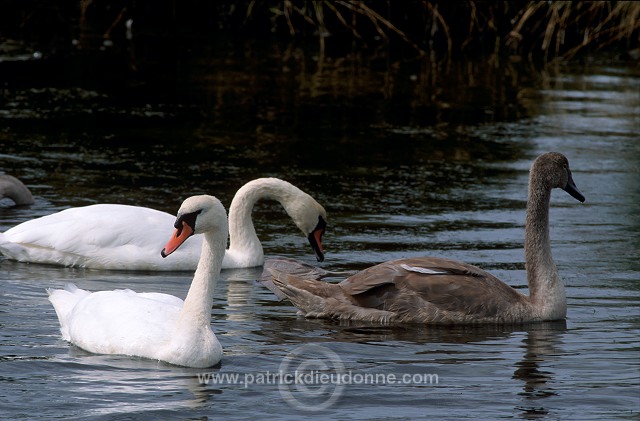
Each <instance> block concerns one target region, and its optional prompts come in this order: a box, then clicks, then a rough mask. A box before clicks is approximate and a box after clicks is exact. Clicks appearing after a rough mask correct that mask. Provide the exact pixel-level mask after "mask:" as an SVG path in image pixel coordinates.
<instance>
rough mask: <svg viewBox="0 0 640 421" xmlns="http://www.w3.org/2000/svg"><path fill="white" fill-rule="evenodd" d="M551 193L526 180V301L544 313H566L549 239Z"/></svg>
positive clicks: (545, 188)
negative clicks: (527, 186) (527, 191)
mask: <svg viewBox="0 0 640 421" xmlns="http://www.w3.org/2000/svg"><path fill="white" fill-rule="evenodd" d="M550 198H551V189H550V188H549V187H547V186H544V185H542V182H541V181H539V180H536V179H535V178H533V177H532V178H531V179H530V180H529V198H528V201H527V219H526V224H525V242H524V249H525V261H526V269H527V281H528V283H529V300H530V302H531V304H532V305H533V306H534V307H536V308H538V309H543V308H544V309H546V310H545V312H551V313H554V314H555V313H557V312H562V307H563V306H564V308H565V310H564V311H565V312H566V297H565V292H564V285H563V284H562V281H561V280H560V277H559V276H558V270H557V268H556V264H555V262H554V261H553V257H552V256H551V241H550V239H549V201H550Z"/></svg>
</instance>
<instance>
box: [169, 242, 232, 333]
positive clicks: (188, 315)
mask: <svg viewBox="0 0 640 421" xmlns="http://www.w3.org/2000/svg"><path fill="white" fill-rule="evenodd" d="M226 242H227V235H226V233H216V235H214V233H211V232H206V233H204V241H203V242H202V252H201V254H200V260H199V262H198V267H197V269H196V272H195V274H194V275H193V281H191V286H190V287H189V292H188V293H187V297H186V298H185V300H184V305H183V306H182V310H181V311H180V318H179V321H178V326H179V327H184V328H185V329H192V328H193V327H202V326H203V325H206V326H207V327H208V326H209V325H210V323H211V306H212V305H213V291H214V289H215V286H216V282H217V279H218V276H219V275H220V269H221V268H222V258H223V256H224V249H225V246H226Z"/></svg>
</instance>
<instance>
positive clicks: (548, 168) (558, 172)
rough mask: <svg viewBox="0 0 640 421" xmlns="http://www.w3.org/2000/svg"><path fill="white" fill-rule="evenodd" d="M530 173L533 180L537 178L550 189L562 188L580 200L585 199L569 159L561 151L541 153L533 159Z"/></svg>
mask: <svg viewBox="0 0 640 421" xmlns="http://www.w3.org/2000/svg"><path fill="white" fill-rule="evenodd" d="M530 174H531V178H532V180H531V181H532V182H533V179H535V180H536V181H537V182H539V183H542V185H543V186H544V187H545V188H548V189H553V188H561V189H562V190H564V191H566V192H567V193H569V194H570V195H571V196H573V197H574V198H575V199H577V200H579V201H580V202H584V201H585V197H584V195H583V194H582V193H581V192H580V190H578V188H577V187H576V184H575V183H574V181H573V177H572V176H571V170H570V169H569V160H567V157H565V156H564V155H563V154H561V153H558V152H548V153H545V154H542V155H540V156H539V157H538V158H536V160H535V161H533V164H532V166H531V172H530Z"/></svg>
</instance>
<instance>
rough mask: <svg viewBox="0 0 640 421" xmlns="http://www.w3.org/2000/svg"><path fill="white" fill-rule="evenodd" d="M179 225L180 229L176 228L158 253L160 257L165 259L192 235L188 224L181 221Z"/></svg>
mask: <svg viewBox="0 0 640 421" xmlns="http://www.w3.org/2000/svg"><path fill="white" fill-rule="evenodd" d="M181 223H182V228H176V230H175V232H174V233H173V236H172V237H171V239H170V240H169V242H168V243H167V245H166V246H164V248H163V249H162V251H161V252H160V254H161V255H162V257H167V256H168V255H170V254H171V253H173V252H174V251H176V250H177V249H178V247H180V245H181V244H182V243H184V242H185V241H186V240H187V238H189V237H191V236H192V235H193V229H192V228H191V227H190V226H189V224H187V223H185V222H184V221H182V222H181Z"/></svg>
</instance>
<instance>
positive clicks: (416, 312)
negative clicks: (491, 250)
mask: <svg viewBox="0 0 640 421" xmlns="http://www.w3.org/2000/svg"><path fill="white" fill-rule="evenodd" d="M553 188H561V189H564V190H565V191H566V192H568V193H569V194H570V195H571V196H573V197H574V198H576V199H577V200H579V201H581V202H584V200H585V198H584V196H583V195H582V193H580V191H578V189H577V188H576V185H575V183H574V182H573V178H572V177H571V171H570V170H569V162H568V161H567V158H566V157H565V156H564V155H562V154H559V153H554V152H552V153H547V154H544V155H541V156H539V157H538V158H537V159H536V160H535V161H534V163H533V165H532V166H531V171H530V175H529V198H528V201H527V219H526V227H525V243H524V248H525V260H526V268H527V279H528V282H529V292H530V294H529V296H526V295H524V294H522V293H521V292H519V291H517V290H515V289H513V288H512V287H510V286H509V285H507V284H505V283H504V282H502V281H500V280H499V279H497V278H496V277H495V276H493V275H491V274H490V273H488V272H485V271H484V270H482V269H480V268H477V267H475V266H472V265H469V264H466V263H462V262H457V261H454V260H448V259H441V258H435V257H418V258H413V259H400V260H393V261H389V262H385V263H381V264H379V265H376V266H372V267H370V268H368V269H365V270H363V271H362V272H359V273H357V274H355V275H353V276H350V277H349V278H347V279H345V280H344V281H342V282H341V283H339V284H331V283H328V282H322V281H318V280H316V278H317V277H318V274H317V273H315V272H314V271H311V270H309V269H307V268H305V267H304V266H302V267H301V266H300V265H295V264H292V263H290V262H287V261H284V262H279V261H271V260H267V262H265V269H264V273H263V278H262V279H263V283H264V284H265V285H266V286H267V287H268V288H270V289H272V290H273V291H274V292H275V293H276V295H278V296H279V297H281V296H283V295H284V296H286V297H287V298H289V300H291V302H293V304H294V305H295V306H296V307H298V308H299V309H300V311H301V313H302V314H304V315H306V316H307V317H322V318H333V319H347V320H363V321H368V322H378V323H387V322H401V323H426V324H458V323H460V324H467V323H469V324H470V323H485V324H496V323H497V324H499V323H524V322H535V321H545V320H559V319H564V318H565V317H566V314H567V300H566V296H565V291H564V286H563V284H562V280H561V279H560V276H559V275H558V270H557V268H556V265H555V263H554V262H553V258H552V257H551V244H550V241H549V200H550V198H551V190H552V189H553ZM287 266H291V268H292V269H291V270H288V269H287ZM265 280H266V281H267V282H264V281H265ZM269 280H271V281H272V282H268V281H269Z"/></svg>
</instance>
